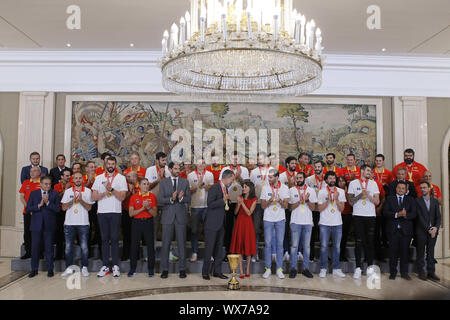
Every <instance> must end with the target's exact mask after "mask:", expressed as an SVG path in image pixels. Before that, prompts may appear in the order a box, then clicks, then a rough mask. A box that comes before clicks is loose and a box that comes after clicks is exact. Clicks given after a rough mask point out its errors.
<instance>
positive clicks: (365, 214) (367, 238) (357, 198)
mask: <svg viewBox="0 0 450 320" xmlns="http://www.w3.org/2000/svg"><path fill="white" fill-rule="evenodd" d="M371 177H372V169H371V168H370V167H369V166H368V165H363V166H362V167H361V178H360V179H357V180H356V179H355V180H353V181H352V182H350V184H349V186H348V198H349V202H350V204H351V205H352V206H353V225H354V226H355V258H356V268H355V272H354V274H353V278H355V279H359V278H361V267H362V264H361V252H362V249H364V256H365V257H366V260H367V265H368V268H367V272H366V275H367V277H370V276H372V275H373V274H374V270H373V269H372V267H371V266H372V265H373V259H374V255H375V252H374V237H375V217H376V212H375V207H376V206H377V205H378V204H379V202H380V191H379V190H378V185H377V183H376V182H375V181H373V180H371V179H370V178H371Z"/></svg>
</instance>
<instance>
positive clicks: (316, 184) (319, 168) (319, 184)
mask: <svg viewBox="0 0 450 320" xmlns="http://www.w3.org/2000/svg"><path fill="white" fill-rule="evenodd" d="M324 166H325V164H324V163H323V162H322V161H316V162H315V163H314V175H312V176H310V177H308V178H306V180H305V184H307V185H308V187H310V188H312V189H313V190H314V191H315V193H316V196H317V195H318V194H319V191H320V190H322V189H323V188H325V187H326V183H325V182H324V181H323V176H324V174H323V170H324V169H323V168H324ZM312 215H313V227H312V233H311V242H310V252H311V253H310V256H309V259H310V260H311V261H314V257H315V242H316V241H319V219H320V211H319V208H318V207H317V204H316V205H315V208H314V209H313V212H312Z"/></svg>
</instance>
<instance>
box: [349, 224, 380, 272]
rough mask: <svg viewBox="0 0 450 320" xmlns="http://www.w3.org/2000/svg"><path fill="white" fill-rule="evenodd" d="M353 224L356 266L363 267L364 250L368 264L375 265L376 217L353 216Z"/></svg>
mask: <svg viewBox="0 0 450 320" xmlns="http://www.w3.org/2000/svg"><path fill="white" fill-rule="evenodd" d="M353 225H354V226H355V260H356V261H355V262H356V267H357V268H358V267H359V268H361V267H362V264H361V257H362V250H364V256H365V257H366V261H367V265H368V266H371V265H373V259H374V255H375V249H374V248H375V246H374V241H373V240H374V235H375V217H361V216H353Z"/></svg>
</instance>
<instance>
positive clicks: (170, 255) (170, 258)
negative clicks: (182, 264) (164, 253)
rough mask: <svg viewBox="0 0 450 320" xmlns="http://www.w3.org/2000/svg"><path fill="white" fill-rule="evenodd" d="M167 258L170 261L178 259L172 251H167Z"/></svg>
mask: <svg viewBox="0 0 450 320" xmlns="http://www.w3.org/2000/svg"><path fill="white" fill-rule="evenodd" d="M169 260H170V261H178V257H177V256H176V255H174V254H173V253H172V252H170V253H169Z"/></svg>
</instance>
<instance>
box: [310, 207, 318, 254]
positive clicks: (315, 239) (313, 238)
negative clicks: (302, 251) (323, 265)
mask: <svg viewBox="0 0 450 320" xmlns="http://www.w3.org/2000/svg"><path fill="white" fill-rule="evenodd" d="M312 216H313V227H312V231H311V240H310V243H309V248H310V254H309V260H314V257H315V253H316V246H315V243H316V242H319V235H320V229H319V220H320V212H319V211H313V212H312ZM319 246H320V243H319Z"/></svg>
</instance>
